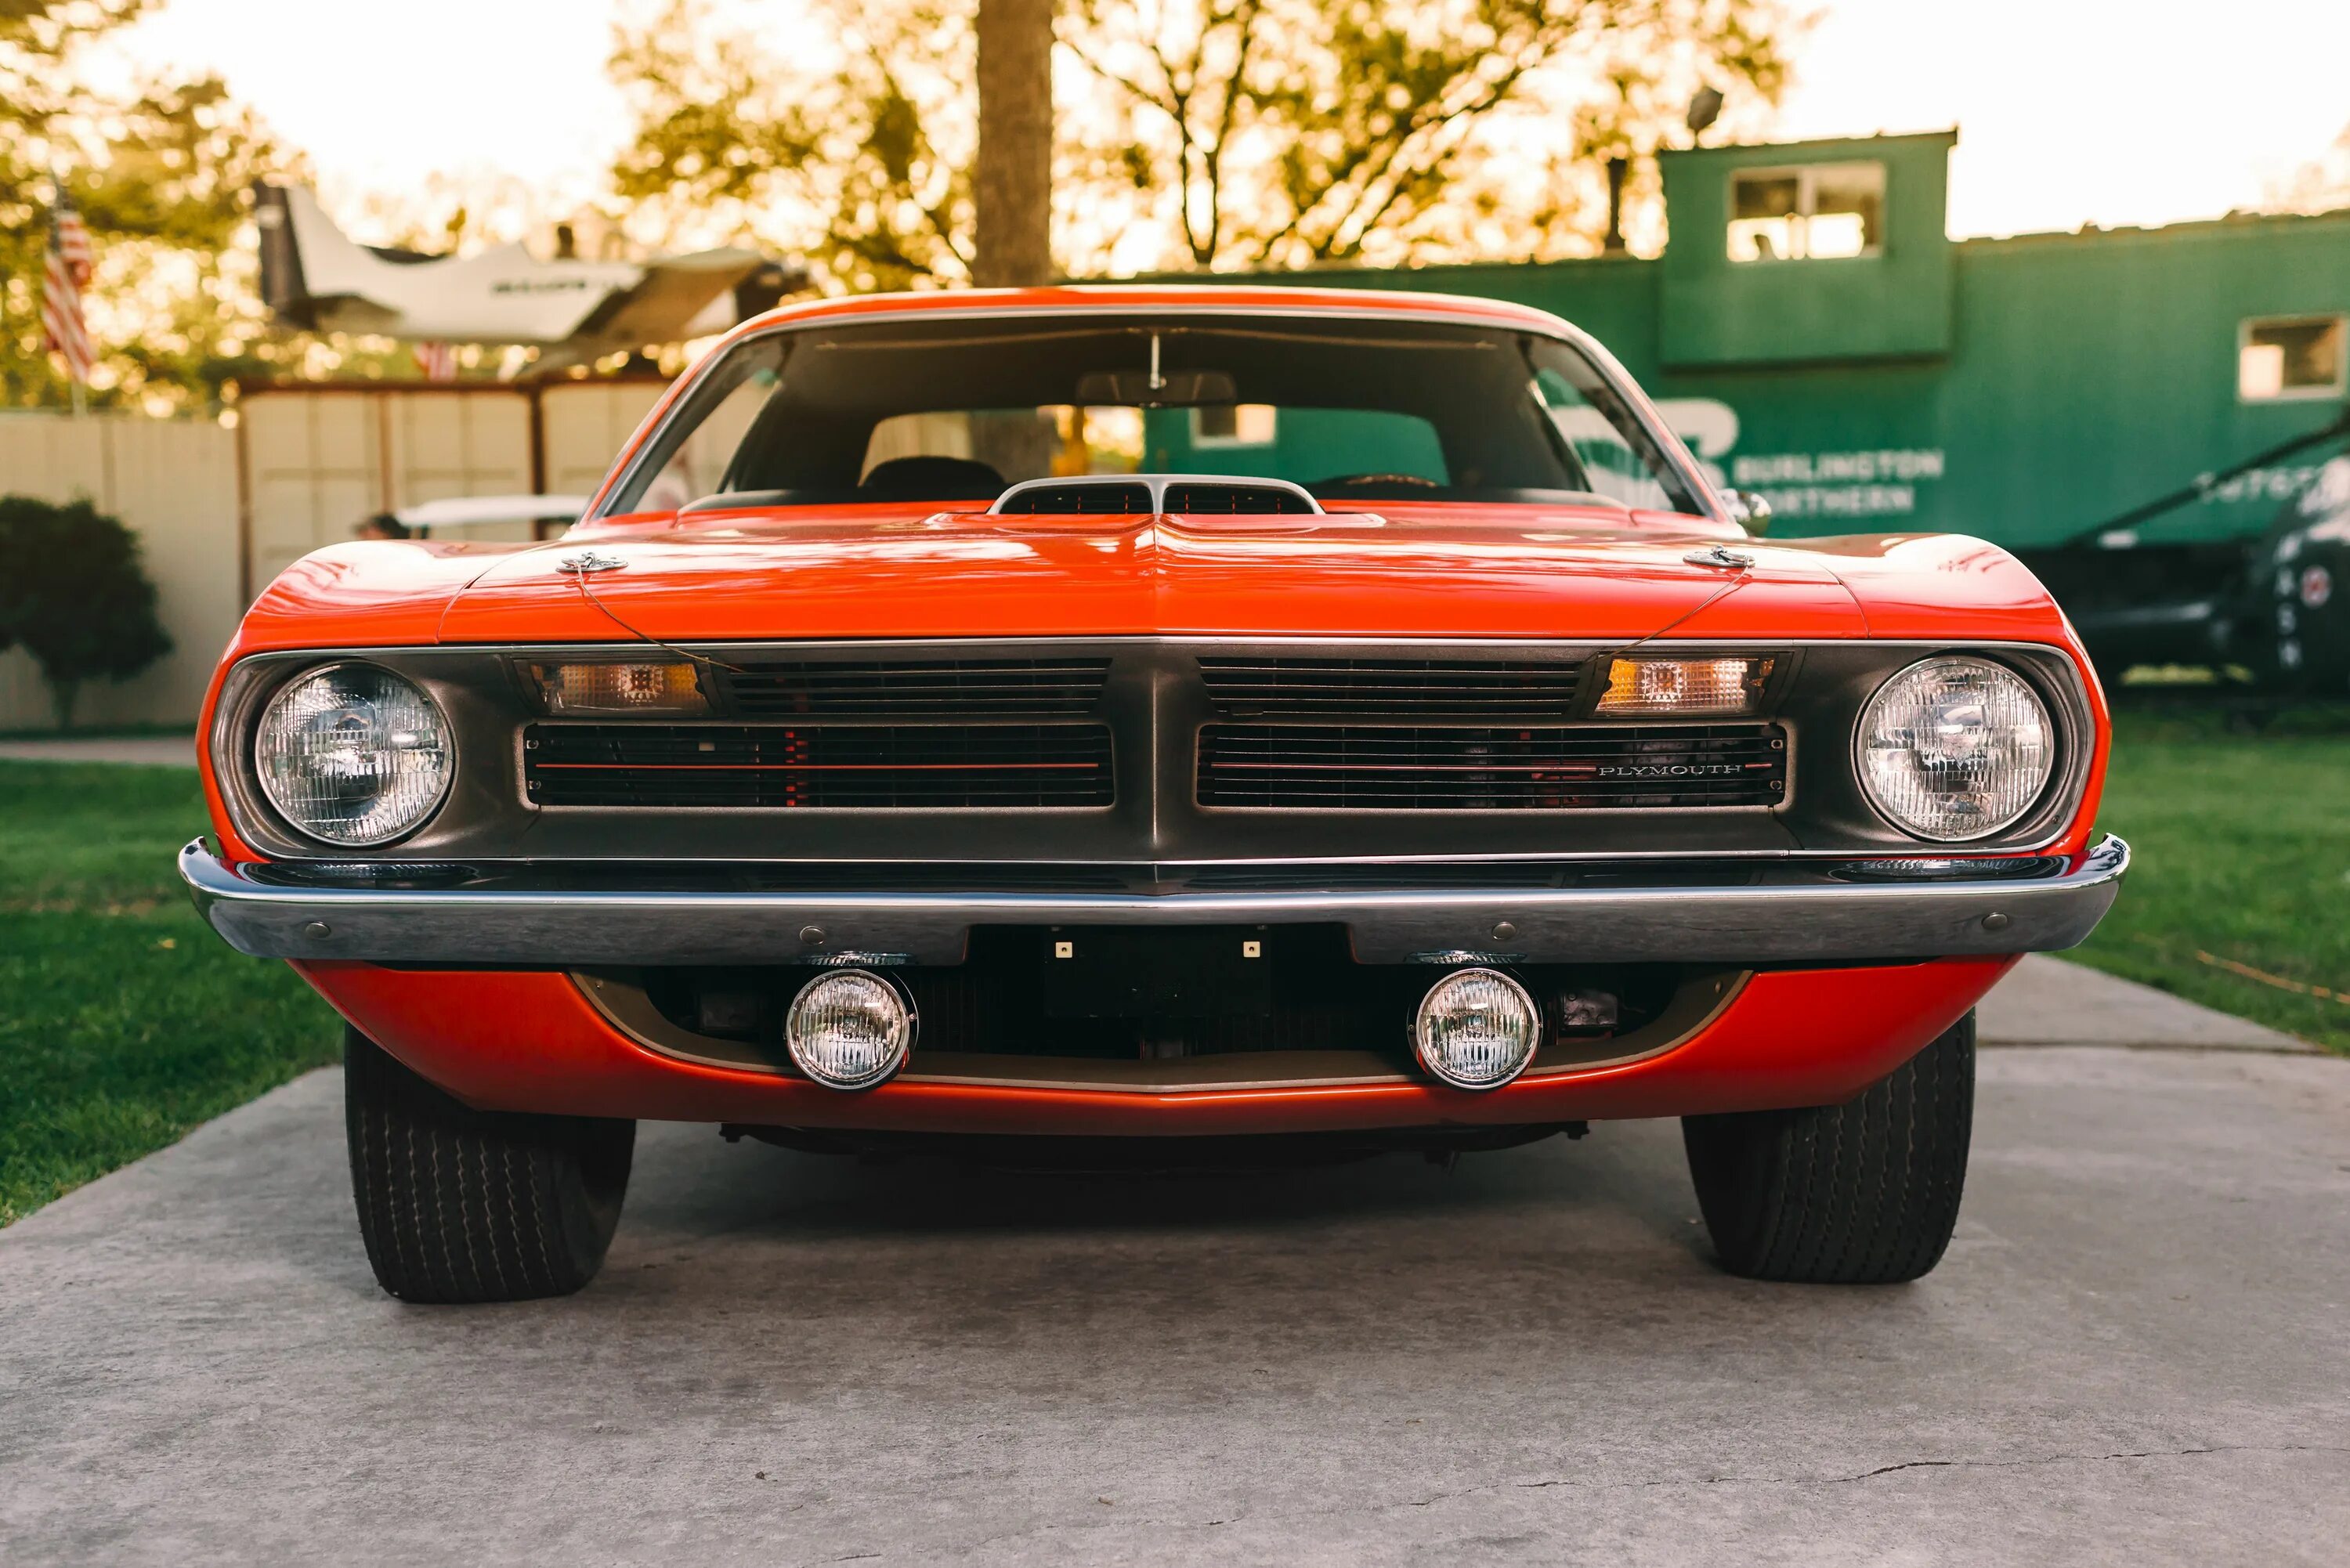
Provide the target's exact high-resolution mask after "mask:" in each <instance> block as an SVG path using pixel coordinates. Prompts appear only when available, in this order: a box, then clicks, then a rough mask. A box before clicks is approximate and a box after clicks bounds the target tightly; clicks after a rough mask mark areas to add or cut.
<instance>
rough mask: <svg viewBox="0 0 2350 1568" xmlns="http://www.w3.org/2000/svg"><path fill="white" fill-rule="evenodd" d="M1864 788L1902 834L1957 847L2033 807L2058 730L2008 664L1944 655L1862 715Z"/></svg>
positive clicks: (1883, 693)
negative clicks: (1960, 843) (1963, 840)
mask: <svg viewBox="0 0 2350 1568" xmlns="http://www.w3.org/2000/svg"><path fill="white" fill-rule="evenodd" d="M1859 757H1860V782H1861V787H1862V788H1863V789H1865V790H1866V791H1867V793H1868V798H1869V802H1870V804H1872V805H1875V806H1876V807H1877V810H1878V811H1880V812H1883V813H1884V814H1885V815H1886V817H1887V820H1889V821H1890V822H1891V823H1892V824H1893V825H1894V826H1897V827H1898V828H1900V829H1901V830H1902V831H1904V832H1906V833H1909V834H1913V835H1915V836H1918V837H1919V838H1932V839H1939V840H1940V841H1942V842H1944V843H1956V842H1958V841H1960V840H1961V839H1968V838H1983V837H1987V836H1990V835H1991V834H1994V833H1997V832H1998V831H2000V829H2002V828H2003V827H2006V826H2010V825H2011V824H2012V823H2014V822H2015V821H2016V820H2017V819H2018V818H2019V817H2021V816H2022V815H2023V814H2024V813H2025V812H2027V811H2030V810H2031V809H2032V806H2033V802H2035V801H2037V800H2038V799H2039V798H2040V792H2041V791H2042V790H2043V789H2044V788H2046V787H2047V784H2048V775H2049V774H2050V773H2051V772H2052V771H2054V767H2055V765H2056V731H2055V726H2054V724H2053V723H2051V722H2050V721H2049V717H2048V709H2047V707H2046V705H2045V704H2043V702H2042V701H2040V694H2039V693H2038V692H2036V691H2033V689H2032V686H2031V683H2030V682H2029V681H2027V680H2024V679H2023V677H2022V676H2021V675H2018V674H2016V673H2015V671H2013V670H2010V669H2008V668H2007V667H2006V666H2005V665H2001V664H1993V663H1991V661H1990V660H1989V659H1962V658H1957V657H1949V658H1942V659H1925V660H1923V661H1922V662H1920V663H1917V664H1913V665H1911V666H1910V667H1909V668H1908V669H1907V670H1903V671H1901V673H1899V674H1898V675H1896V676H1895V677H1894V678H1893V679H1892V680H1887V682H1886V683H1885V684H1884V685H1883V686H1881V687H1879V688H1878V689H1877V695H1876V696H1874V697H1872V698H1870V699H1869V701H1868V706H1867V707H1866V708H1865V709H1863V710H1862V711H1861V715H1860V746H1859Z"/></svg>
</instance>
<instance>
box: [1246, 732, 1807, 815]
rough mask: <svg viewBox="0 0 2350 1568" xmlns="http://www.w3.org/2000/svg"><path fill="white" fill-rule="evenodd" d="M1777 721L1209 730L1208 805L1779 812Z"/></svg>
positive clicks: (1781, 738) (1782, 775)
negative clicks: (1770, 808)
mask: <svg viewBox="0 0 2350 1568" xmlns="http://www.w3.org/2000/svg"><path fill="white" fill-rule="evenodd" d="M1786 788H1787V737H1786V732H1785V731H1783V730H1782V729H1780V728H1779V727H1778V726H1777V725H1775V724H1690V725H1671V726H1665V725H1641V726H1628V727H1617V726H1614V725H1598V724H1593V725H1583V726H1579V727H1575V728H1572V729H1569V728H1550V729H1533V728H1527V729H1521V728H1516V727H1506V728H1501V727H1497V728H1490V729H1437V728H1406V727H1401V726H1388V725H1322V724H1314V725H1308V724H1211V725H1209V726H1207V727H1206V728H1205V729H1204V730H1202V731H1201V733H1200V772H1199V794H1200V804H1201V805H1211V806H1274V807H1285V808H1289V809H1293V810H1304V809H1317V808H1318V809H1332V808H1339V809H1354V810H1364V811H1589V810H1596V809H1604V808H1609V807H1615V808H1627V807H1651V808H1653V807H1674V806H1681V807H1686V806H1707V805H1714V806H1722V805H1744V806H1753V805H1775V804H1776V803H1777V802H1778V801H1779V800H1781V799H1782V798H1783V796H1784V795H1785V794H1786Z"/></svg>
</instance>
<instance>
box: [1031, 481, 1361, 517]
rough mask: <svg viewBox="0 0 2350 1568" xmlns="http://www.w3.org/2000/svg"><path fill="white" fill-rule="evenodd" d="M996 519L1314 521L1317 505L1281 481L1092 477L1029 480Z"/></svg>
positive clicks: (1299, 487)
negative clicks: (1160, 516)
mask: <svg viewBox="0 0 2350 1568" xmlns="http://www.w3.org/2000/svg"><path fill="white" fill-rule="evenodd" d="M988 511H989V512H991V513H993V514H995V515H997V516H1038V515H1051V516H1056V517H1074V516H1139V515H1142V514H1158V513H1176V514H1188V515H1217V516H1227V517H1312V516H1319V515H1320V514H1321V512H1322V507H1321V504H1319V503H1318V502H1316V501H1315V499H1314V497H1313V496H1311V495H1309V494H1307V493H1305V488H1304V486H1302V485H1296V484H1292V483H1289V482H1288V481H1287V480H1285V479H1251V480H1232V479H1226V478H1223V477H1222V476H1221V475H1218V474H1197V473H1097V474H1089V475H1085V476H1082V477H1078V478H1071V479H1031V480H1028V481H1026V482H1025V483H1020V484H1015V485H1014V486H1013V487H1012V488H1011V489H1009V490H1007V491H1005V492H1004V493H1003V494H1001V495H999V496H997V497H996V498H995V504H994V505H993V506H991V507H989V508H988Z"/></svg>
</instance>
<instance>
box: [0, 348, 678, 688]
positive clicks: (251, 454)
mask: <svg viewBox="0 0 2350 1568" xmlns="http://www.w3.org/2000/svg"><path fill="white" fill-rule="evenodd" d="M660 390H661V383H660V382H657V381H650V380H617V381H556V382H550V383H546V384H545V385H542V386H538V387H509V386H496V385H486V384H485V385H480V386H459V387H420V386H413V385H406V386H402V385H394V386H378V385H371V384H370V385H338V386H306V387H288V388H274V387H273V388H265V389H252V390H250V391H248V392H247V393H246V394H245V395H244V398H243V399H242V400H240V402H239V404H238V416H237V423H236V425H235V426H234V427H232V426H228V425H223V424H219V423H214V422H211V421H191V420H151V419H143V418H140V417H138V416H135V415H127V414H103V415H99V414H93V415H90V416H88V417H87V418H84V419H79V420H76V419H73V418H70V417H68V416H66V415H63V414H47V413H22V414H14V413H11V414H0V494H7V493H15V494H26V495H38V496H43V497H46V498H47V499H50V500H56V501H68V500H71V499H73V498H75V497H77V496H88V498H89V499H90V500H91V501H93V502H95V503H96V504H98V505H99V508H100V509H101V510H103V511H106V512H109V513H111V514H114V515H115V516H118V517H120V518H121V519H122V520H123V522H124V523H126V524H129V525H130V527H131V528H132V529H133V530H134V531H136V532H137V533H138V535H139V536H140V541H141V543H142V544H143V545H144V546H145V550H146V556H147V569H148V572H149V575H150V576H152V577H153V578H154V579H155V584H156V587H157V588H158V589H159V590H160V592H161V599H162V615H163V624H164V626H165V628H167V629H169V630H170V632H171V634H172V653H171V654H170V656H169V657H167V658H166V659H163V660H162V661H161V663H159V664H157V665H156V666H155V667H154V668H153V669H151V670H148V671H147V672H146V673H145V674H142V675H140V676H137V677H135V678H134V679H132V680H127V681H124V682H122V683H121V684H120V685H110V684H109V683H107V682H105V681H98V682H93V683H91V684H89V685H87V686H85V687H83V688H82V692H81V697H80V700H79V703H78V708H77V710H76V712H75V719H76V721H77V722H80V723H83V724H127V723H182V722H190V721H192V720H193V719H194V717H195V714H196V711H197V710H198V708H199V707H201V706H202V704H203V693H204V687H205V683H206V682H207V681H208V680H210V679H211V677H212V672H213V664H214V663H215V662H216V661H217V660H218V659H219V657H220V653H221V649H223V648H224V646H225V645H226V644H227V641H228V639H229V636H230V634H231V633H232V632H233V631H234V629H235V628H236V622H237V618H238V617H239V616H241V615H242V614H243V613H244V606H245V604H246V602H247V600H248V598H249V597H250V596H251V595H253V594H255V593H258V592H259V591H260V590H261V589H262V588H264V587H267V586H268V584H269V582H270V579H272V578H273V577H275V576H276V575H277V574H278V573H279V572H281V571H283V570H284V569H285V568H286V566H288V565H290V564H291V563H293V562H294V561H296V560H297V559H299V558H300V557H301V556H304V555H307V553H309V552H310V551H312V550H315V549H317V548H318V547H319V546H320V545H329V544H333V543H335V542H336V541H338V540H341V539H348V538H349V537H350V535H351V529H352V527H353V525H354V524H357V523H358V522H359V519H360V518H362V517H365V516H367V515H368V514H370V513H375V512H390V511H396V510H398V509H399V508H400V507H402V506H407V505H411V504H414V503H417V502H421V501H436V500H441V499H443V498H446V497H451V496H461V495H511V494H522V493H545V494H565V493H586V492H589V491H592V490H594V489H595V488H596V485H597V483H598V482H599V481H600V480H601V479H602V478H603V476H604V471H605V469H606V468H607V467H608V465H609V463H610V462H611V460H612V454H613V453H614V452H616V451H618V450H619V447H620V445H621V444H622V443H623V442H624V441H627V439H628V437H629V432H630V431H634V430H635V429H636V427H637V424H638V422H639V421H641V420H642V419H643V418H644V415H645V411H646V410H648V409H650V408H651V406H652V404H653V400H654V399H656V398H657V397H659V396H660ZM468 536H469V537H483V536H487V535H483V534H479V533H475V532H472V531H469V535H468ZM515 536H516V537H527V536H528V535H527V532H526V530H525V529H524V528H523V527H522V525H519V524H517V525H516V529H515ZM0 569H5V563H0ZM51 722H53V717H52V714H51V711H50V706H49V696H48V690H47V686H46V685H44V683H43V682H42V680H41V679H40V671H39V668H38V667H37V666H36V665H35V664H34V662H33V661H32V659H30V658H29V657H28V656H26V653H25V652H24V650H23V649H12V650H10V651H9V652H7V653H5V654H0V731H7V730H21V729H36V728H41V727H44V726H47V725H48V724H49V723H51Z"/></svg>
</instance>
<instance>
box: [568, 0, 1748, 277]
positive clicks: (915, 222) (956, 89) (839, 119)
mask: <svg viewBox="0 0 2350 1568" xmlns="http://www.w3.org/2000/svg"><path fill="white" fill-rule="evenodd" d="M994 3H995V0H989V4H991V5H993V4H994ZM977 12H978V0H914V4H912V5H905V6H899V5H888V4H886V3H884V0H829V6H828V14H829V15H830V16H832V17H833V18H834V20H835V21H836V23H837V27H836V29H835V36H836V40H837V42H836V47H834V48H833V49H832V50H831V51H830V52H829V53H828V54H826V55H824V56H822V57H817V58H813V59H803V58H795V59H793V60H785V59H782V58H779V57H777V56H776V55H775V53H774V52H773V51H772V50H770V49H768V48H766V47H764V45H763V44H762V43H761V41H760V40H759V39H758V38H756V37H755V36H753V35H751V34H748V33H745V32H742V31H739V30H732V29H730V28H729V27H728V26H725V25H723V23H722V22H721V21H720V19H719V18H718V16H716V15H715V14H714V13H713V12H712V11H711V10H710V9H708V7H707V6H706V5H703V4H702V0H670V4H669V5H667V7H666V8H665V9H663V10H661V11H660V12H659V13H657V14H656V15H654V16H652V17H650V19H649V20H648V21H647V22H646V23H645V24H644V25H643V26H639V27H636V28H632V29H625V30H623V32H622V33H621V34H620V36H619V40H618V43H617V45H616V47H615V50H614V53H613V57H612V61H611V70H612V75H613V78H614V79H615V80H616V82H618V83H619V86H620V87H621V88H622V89H623V91H624V93H625V94H626V95H627V97H628V99H629V102H630V104H631V107H632V109H633V111H634V113H635V114H636V117H637V131H636V136H635V139H634V140H633V141H632V142H631V144H630V145H629V148H628V149H627V151H625V152H624V153H623V154H622V156H621V158H620V160H619V166H618V168H617V169H616V171H615V179H616V185H617V189H618V194H619V195H620V196H621V197H622V198H624V199H626V200H628V201H629V202H634V203H637V204H639V210H640V216H639V222H640V223H641V224H642V225H643V229H644V233H645V236H646V237H648V238H655V237H658V238H661V239H667V240H678V239H686V238H691V239H696V240H711V239H717V238H723V237H726V236H727V235H729V234H742V233H746V232H747V233H748V234H752V235H754V236H755V237H756V238H758V239H760V240H761V241H763V242H764V243H765V244H769V245H772V246H778V247H785V248H790V249H795V250H798V251H800V252H802V253H803V254H807V255H808V256H809V258H810V260H811V262H812V263H814V264H815V265H816V267H817V268H818V270H819V272H820V273H821V274H822V275H825V277H826V278H827V281H828V282H829V283H830V284H831V285H832V286H837V287H841V288H846V289H852V290H855V289H868V288H879V287H904V286H916V285H921V284H935V283H945V284H951V283H959V282H964V281H968V280H969V278H970V277H971V275H972V260H973V256H974V244H973V236H974V231H975V229H976V227H977V223H976V212H975V206H976V203H975V202H974V200H973V194H972V178H971V170H972V162H973V156H974V150H975V148H976V145H977V143H978V140H979V136H978V134H977V130H978V127H979V126H980V124H982V123H983V120H984V119H986V117H987V112H988V111H987V110H986V109H984V108H983V106H982V105H981V104H980V103H979V102H978V101H977V99H978V96H979V90H982V89H983V88H991V87H993V85H994V82H993V79H992V78H991V76H990V75H989V74H987V73H984V72H983V70H982V69H981V68H980V67H979V65H978V62H977V57H978V53H979V51H978V47H977V44H976V39H975V33H974V27H973V19H974V16H975V15H976V14H977ZM1792 26H1793V24H1792V23H1791V22H1790V20H1789V19H1788V16H1787V13H1786V11H1785V9H1784V8H1783V5H1781V4H1780V0H1389V3H1387V4H1379V3H1377V0H1145V3H1144V4H1140V5H1129V4H1112V3H1110V0H1061V9H1060V11H1059V14H1058V17H1057V22H1056V36H1057V39H1058V46H1057V50H1056V53H1057V56H1058V59H1059V62H1060V63H1061V65H1062V66H1063V67H1064V68H1063V69H1062V70H1061V71H1060V73H1059V75H1060V77H1061V78H1062V79H1061V81H1060V82H1059V83H1058V84H1055V83H1054V82H1053V81H1051V80H1049V79H1038V78H1039V73H1037V72H1035V70H1034V69H1033V67H1031V68H1030V69H1028V70H1027V71H1026V72H1024V74H1023V75H1022V76H1019V77H1015V78H1012V81H1011V87H1010V90H1013V91H1015V92H1026V93H1027V94H1029V95H1031V97H1032V98H1033V97H1038V96H1044V97H1045V99H1046V101H1051V102H1053V103H1054V105H1055V109H1056V110H1057V112H1056V114H1055V151H1054V154H1053V178H1052V202H1053V214H1052V216H1053V235H1054V249H1055V260H1057V262H1058V263H1059V265H1060V266H1061V267H1062V269H1064V270H1065V271H1066V272H1068V273H1070V274H1072V275H1100V274H1105V273H1107V274H1118V273H1132V272H1142V271H1153V270H1170V269H1175V270H1180V269H1195V268H1198V269H1206V268H1213V269H1220V270H1231V269H1239V268H1249V267H1266V266H1271V267H1302V266H1313V265H1333V264H1360V265H1405V264H1409V263H1414V262H1433V261H1461V260H1472V259H1504V260H1520V259H1534V258H1539V257H1543V256H1550V255H1564V254H1585V253H1587V252H1588V251H1590V250H1592V249H1595V248H1596V244H1597V240H1598V236H1599V234H1600V231H1601V228H1602V226H1603V223H1604V216H1605V208H1606V198H1605V175H1604V169H1605V163H1606V161H1607V159H1608V158H1609V157H1612V156H1618V155H1627V154H1628V155H1639V154H1645V153H1648V152H1649V151H1654V150H1655V149H1656V148H1657V147H1658V146H1659V145H1662V144H1664V143H1665V142H1666V140H1668V138H1669V136H1670V135H1672V134H1674V128H1675V127H1677V126H1678V124H1679V120H1680V119H1681V116H1682V113H1683V111H1684V109H1685V108H1686V106H1687V104H1688V102H1689V99H1690V96H1691V94H1692V93H1693V92H1694V91H1695V90H1696V89H1697V88H1699V87H1700V86H1711V87H1713V88H1717V89H1719V90H1721V91H1722V92H1724V93H1725V94H1726V95H1727V96H1728V98H1729V99H1730V102H1731V119H1732V120H1733V121H1735V120H1737V119H1740V118H1741V117H1742V116H1744V117H1747V118H1749V119H1751V118H1752V116H1753V115H1754V114H1756V113H1758V112H1760V111H1762V110H1764V109H1767V108H1768V107H1769V106H1770V105H1771V104H1773V103H1774V102H1775V101H1776V100H1777V98H1778V96H1779V94H1780V92H1781V90H1782V89H1783V87H1784V85H1785V81H1786V72H1787V65H1786V57H1785V54H1784V51H1783V40H1784V38H1785V37H1786V36H1787V35H1788V33H1789V32H1790V31H1791V29H1792ZM1043 75H1044V76H1045V77H1046V78H1049V77H1050V75H1051V73H1043ZM974 84H980V87H979V88H975V86H974ZM1056 85H1057V86H1059V87H1061V88H1066V91H1065V92H1063V93H1060V94H1055V86H1056ZM1643 192H1644V187H1642V186H1639V185H1636V195H1638V194H1642V193H1643Z"/></svg>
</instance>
